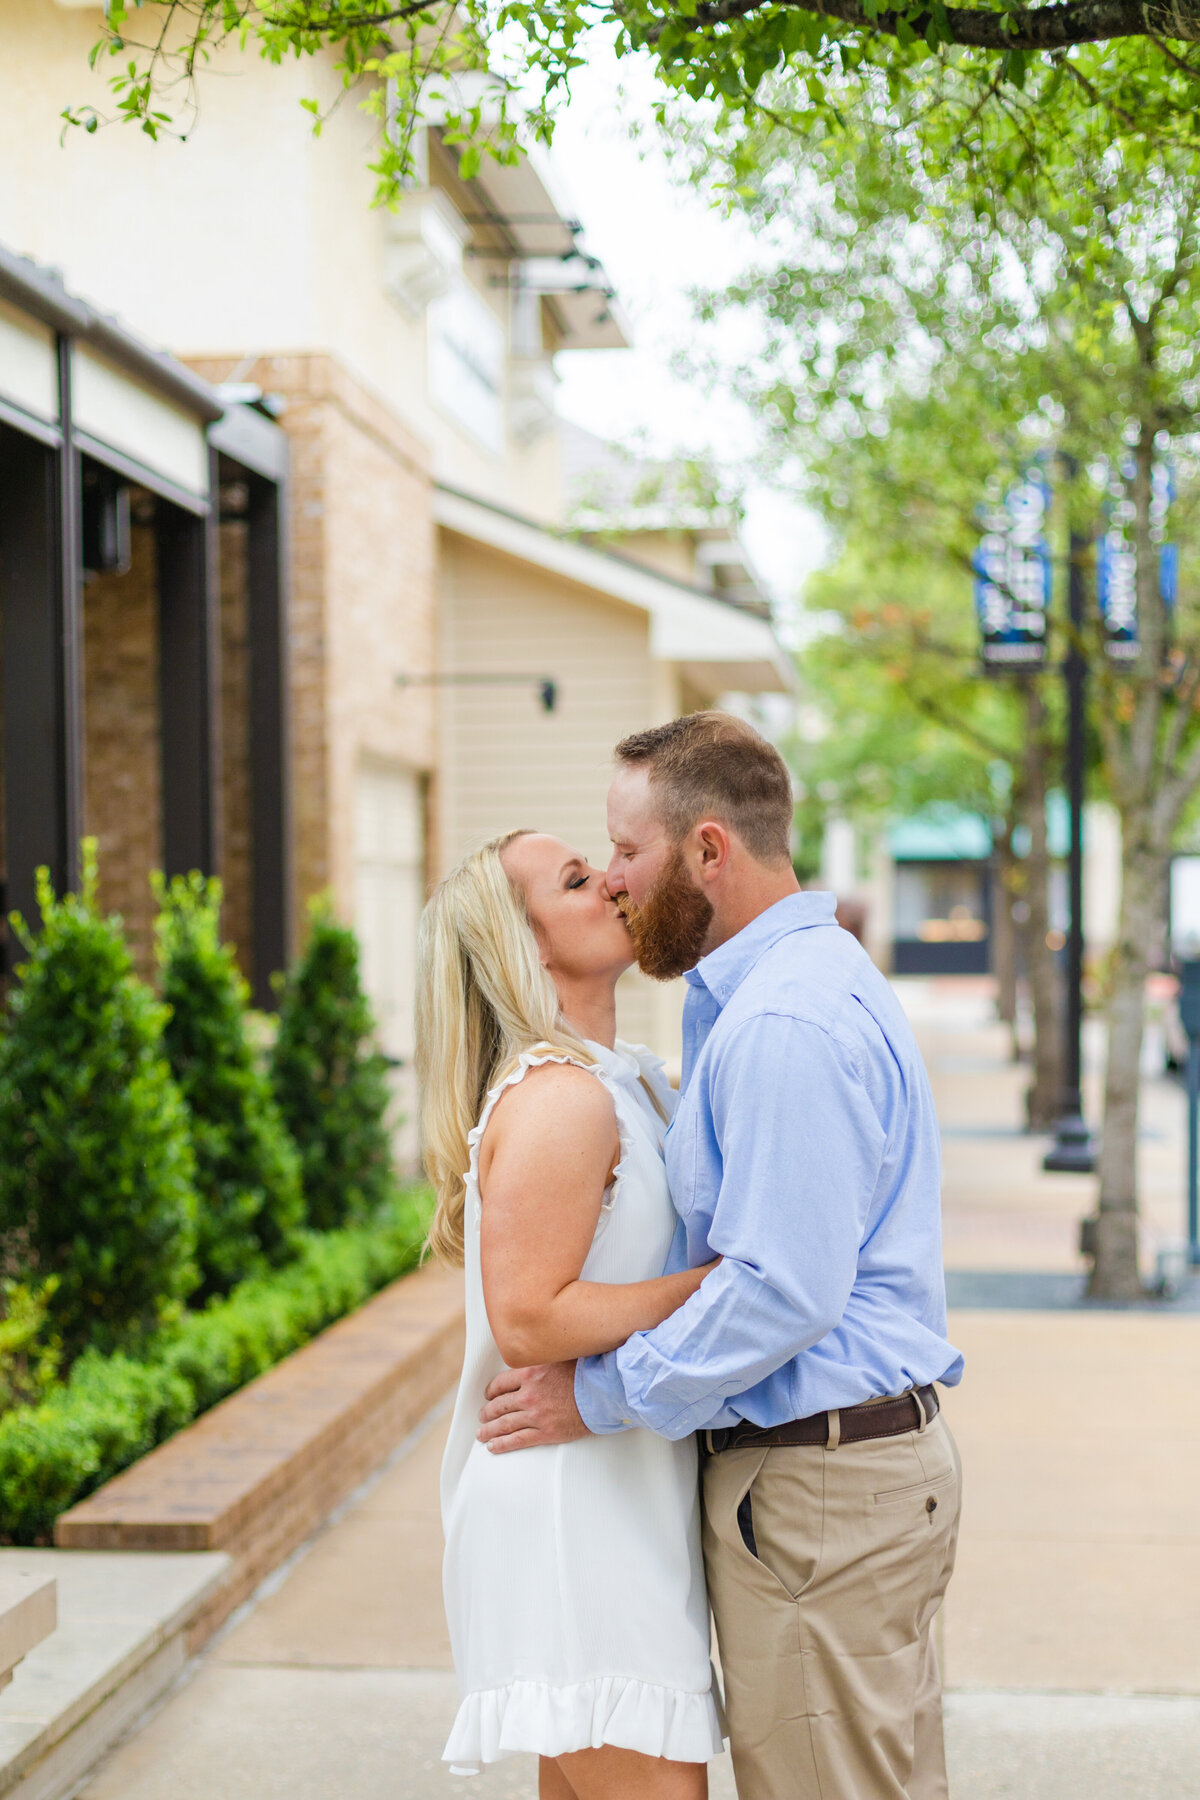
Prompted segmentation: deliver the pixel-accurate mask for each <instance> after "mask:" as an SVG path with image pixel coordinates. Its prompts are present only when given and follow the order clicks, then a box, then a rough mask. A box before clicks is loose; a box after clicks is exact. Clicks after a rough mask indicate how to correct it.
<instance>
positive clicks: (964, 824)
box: [888, 806, 992, 862]
mask: <svg viewBox="0 0 1200 1800" xmlns="http://www.w3.org/2000/svg"><path fill="white" fill-rule="evenodd" d="M888 849H889V850H890V851H891V854H892V857H893V859H894V860H895V861H896V862H985V861H986V860H987V858H988V857H989V856H990V855H991V854H992V831H991V827H990V825H989V824H988V822H987V820H986V819H984V818H981V817H980V815H979V814H978V813H973V812H964V811H962V810H961V809H960V808H959V807H956V806H930V807H926V809H925V810H924V812H920V813H917V814H915V815H914V817H913V818H911V819H897V821H896V822H895V824H894V825H893V826H892V827H891V829H890V830H889V832H888Z"/></svg>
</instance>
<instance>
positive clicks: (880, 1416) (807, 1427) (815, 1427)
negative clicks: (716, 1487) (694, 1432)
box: [700, 1387, 939, 1456]
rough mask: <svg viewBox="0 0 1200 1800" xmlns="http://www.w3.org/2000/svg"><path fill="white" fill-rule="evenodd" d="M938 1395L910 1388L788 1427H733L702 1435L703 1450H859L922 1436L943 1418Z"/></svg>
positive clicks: (716, 1452) (932, 1390)
mask: <svg viewBox="0 0 1200 1800" xmlns="http://www.w3.org/2000/svg"><path fill="white" fill-rule="evenodd" d="M938 1410H939V1409H938V1397H937V1390H936V1389H935V1388H933V1387H922V1388H910V1389H909V1391H908V1393H907V1394H899V1395H897V1396H896V1397H895V1398H894V1399H890V1400H865V1401H864V1402H863V1403H862V1405H861V1406H843V1407H842V1408H841V1409H840V1410H839V1411H837V1412H822V1413H814V1414H813V1415H812V1417H811V1418H809V1419H789V1420H788V1422H787V1423H786V1424H785V1425H768V1426H759V1425H750V1424H748V1423H743V1424H741V1425H730V1426H729V1427H728V1428H727V1429H726V1430H724V1431H702V1432H701V1433H700V1443H701V1447H702V1448H703V1449H705V1450H707V1451H708V1452H709V1454H710V1455H713V1456H716V1455H719V1454H720V1452H721V1451H722V1450H779V1449H784V1448H785V1447H787V1446H788V1445H790V1444H827V1445H830V1446H833V1445H836V1444H860V1443H863V1442H864V1441H865V1440H866V1439H867V1438H885V1437H900V1436H901V1435H902V1434H903V1433H904V1432H906V1431H919V1430H921V1429H922V1427H923V1426H925V1425H928V1423H929V1421H930V1419H932V1418H935V1417H936V1416H937V1413H938Z"/></svg>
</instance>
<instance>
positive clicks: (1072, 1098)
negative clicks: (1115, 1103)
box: [1042, 531, 1096, 1175]
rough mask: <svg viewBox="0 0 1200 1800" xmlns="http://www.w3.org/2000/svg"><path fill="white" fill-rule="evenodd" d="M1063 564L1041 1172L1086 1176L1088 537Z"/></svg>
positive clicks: (1089, 1153) (1090, 1161)
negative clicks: (1058, 1076) (1060, 795)
mask: <svg viewBox="0 0 1200 1800" xmlns="http://www.w3.org/2000/svg"><path fill="white" fill-rule="evenodd" d="M1070 545H1071V548H1070V556H1069V558H1068V565H1067V616H1068V618H1069V620H1070V624H1071V635H1070V641H1069V643H1068V645H1067V656H1066V661H1065V663H1064V664H1063V678H1064V680H1065V683H1066V689H1067V799H1068V803H1069V806H1070V815H1071V843H1070V853H1069V856H1068V861H1067V871H1068V888H1069V898H1070V912H1071V921H1070V926H1069V928H1068V931H1067V992H1066V1006H1065V1007H1064V1009H1063V1066H1062V1094H1061V1099H1060V1101H1059V1116H1058V1122H1057V1124H1056V1125H1055V1128H1054V1147H1053V1149H1051V1150H1049V1151H1047V1153H1046V1155H1045V1157H1044V1158H1043V1159H1042V1167H1043V1169H1052V1170H1063V1171H1065V1172H1067V1173H1069V1174H1079V1175H1089V1174H1090V1173H1091V1172H1092V1170H1093V1169H1094V1168H1095V1166H1096V1157H1095V1152H1094V1150H1093V1148H1092V1134H1091V1132H1090V1131H1089V1130H1088V1127H1087V1125H1086V1123H1085V1121H1084V1117H1083V1091H1082V1086H1081V1077H1082V1061H1081V1054H1080V1052H1081V1043H1080V1039H1081V1034H1082V1030H1083V784H1084V759H1085V753H1086V747H1087V746H1086V735H1085V733H1086V719H1087V658H1086V657H1085V655H1084V653H1083V645H1082V631H1083V610H1084V590H1083V568H1082V565H1081V557H1082V554H1083V551H1084V549H1085V548H1086V545H1087V539H1086V538H1085V537H1083V536H1082V535H1081V534H1079V533H1077V532H1074V531H1073V532H1072V533H1071V538H1070Z"/></svg>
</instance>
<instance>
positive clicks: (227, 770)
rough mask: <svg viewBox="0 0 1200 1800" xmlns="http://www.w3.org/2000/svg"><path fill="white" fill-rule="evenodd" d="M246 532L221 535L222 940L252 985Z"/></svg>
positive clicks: (229, 529)
mask: <svg viewBox="0 0 1200 1800" xmlns="http://www.w3.org/2000/svg"><path fill="white" fill-rule="evenodd" d="M246 535H247V534H246V526H245V524H244V523H243V522H242V521H241V520H239V519H231V520H229V521H228V522H227V523H225V524H223V525H222V526H221V529H220V533H219V542H220V572H221V574H220V578H221V783H222V792H221V802H222V816H221V830H222V845H221V877H222V881H223V883H224V887H225V905H224V908H223V910H222V914H221V935H222V936H223V937H224V938H225V939H226V941H227V942H230V943H233V944H235V945H236V946H237V951H238V961H239V963H240V964H241V968H242V973H243V974H244V975H245V977H246V979H247V980H248V981H253V979H254V958H253V946H252V942H251V939H252V924H251V894H252V888H251V883H252V880H253V864H252V852H251V842H250V688H249V681H250V656H249V642H248V638H247V625H248V611H247V604H246Z"/></svg>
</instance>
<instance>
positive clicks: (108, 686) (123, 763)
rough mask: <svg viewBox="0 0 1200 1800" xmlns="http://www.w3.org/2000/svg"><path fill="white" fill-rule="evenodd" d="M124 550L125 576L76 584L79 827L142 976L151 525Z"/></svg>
mask: <svg viewBox="0 0 1200 1800" xmlns="http://www.w3.org/2000/svg"><path fill="white" fill-rule="evenodd" d="M132 551H133V561H132V565H131V567H130V569H129V571H128V573H127V574H125V575H96V576H93V577H92V578H91V579H90V580H89V581H88V582H87V584H86V586H85V587H84V595H83V643H84V657H83V708H84V759H85V760H84V824H85V829H86V830H87V832H88V833H90V834H91V835H92V836H94V837H95V838H96V839H97V840H98V845H99V854H100V904H101V906H102V907H103V909H104V910H105V911H106V912H109V911H111V912H118V913H120V914H121V916H122V918H123V919H124V920H125V929H126V933H127V935H128V938H129V942H130V946H131V948H132V950H133V953H134V957H135V959H136V961H137V964H138V967H139V969H140V970H141V971H142V972H143V973H144V974H145V973H148V972H149V971H150V969H151V968H152V967H153V960H154V911H155V908H154V901H153V899H152V897H151V893H150V884H149V875H150V871H151V869H157V868H159V867H160V866H161V864H162V781H161V772H160V766H159V736H158V585H157V574H156V568H155V548H154V529H153V526H152V525H149V524H135V525H134V527H133V534H132Z"/></svg>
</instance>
